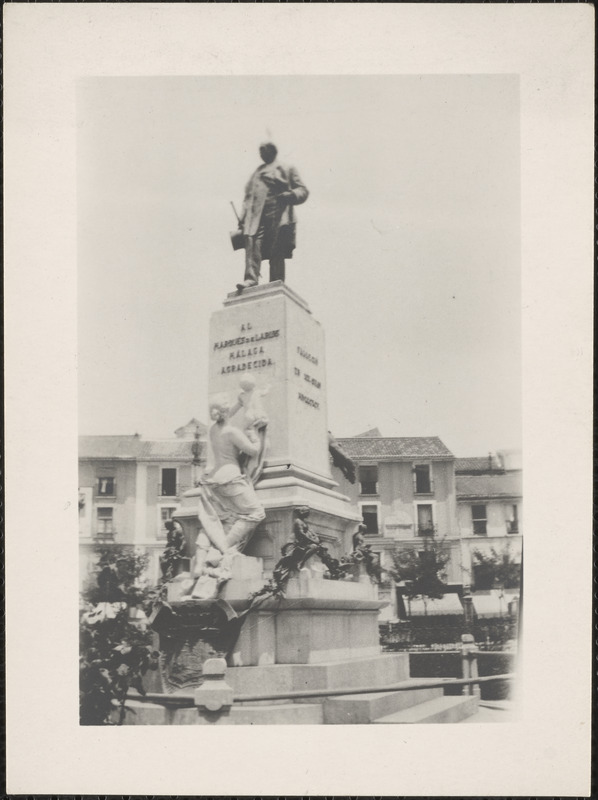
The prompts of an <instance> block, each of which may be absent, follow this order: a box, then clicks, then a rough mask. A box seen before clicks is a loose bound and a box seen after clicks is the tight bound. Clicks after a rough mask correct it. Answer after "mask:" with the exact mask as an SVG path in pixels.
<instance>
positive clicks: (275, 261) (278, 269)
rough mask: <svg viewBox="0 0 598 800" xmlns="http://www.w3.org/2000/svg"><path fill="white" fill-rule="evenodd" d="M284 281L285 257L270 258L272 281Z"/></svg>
mask: <svg viewBox="0 0 598 800" xmlns="http://www.w3.org/2000/svg"><path fill="white" fill-rule="evenodd" d="M272 281H284V258H271V259H270V283H272Z"/></svg>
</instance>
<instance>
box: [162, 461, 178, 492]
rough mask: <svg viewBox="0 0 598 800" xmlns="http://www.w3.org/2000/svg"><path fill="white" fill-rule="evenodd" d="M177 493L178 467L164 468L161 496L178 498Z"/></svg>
mask: <svg viewBox="0 0 598 800" xmlns="http://www.w3.org/2000/svg"><path fill="white" fill-rule="evenodd" d="M176 493H177V491H176V467H174V468H171V467H168V468H164V469H163V470H162V483H161V484H160V494H161V495H162V497H176Z"/></svg>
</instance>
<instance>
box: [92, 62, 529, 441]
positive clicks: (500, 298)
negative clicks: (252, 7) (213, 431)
mask: <svg viewBox="0 0 598 800" xmlns="http://www.w3.org/2000/svg"><path fill="white" fill-rule="evenodd" d="M77 126H78V154H77V192H78V373H79V431H80V433H82V434H125V433H129V434H130V433H135V432H138V433H140V434H142V435H143V436H144V437H147V438H151V437H168V436H171V435H172V434H173V432H174V430H175V429H176V428H178V427H179V426H180V425H183V424H185V423H186V422H187V421H189V419H190V418H191V417H197V418H198V419H200V420H202V421H207V372H208V323H209V317H210V314H211V313H212V312H213V311H216V310H217V309H219V308H220V307H221V305H222V301H223V300H224V299H225V297H226V294H227V293H228V292H231V291H233V290H234V286H235V284H236V282H237V281H238V280H240V279H241V277H242V274H243V269H244V260H243V256H244V254H243V252H242V251H238V252H233V250H232V248H231V246H230V240H229V231H231V230H234V228H235V227H236V221H235V218H234V213H233V210H232V208H231V206H230V201H233V202H234V203H235V205H236V207H237V209H240V207H241V201H242V197H243V188H244V185H245V183H246V181H247V179H248V177H249V175H250V174H251V172H252V171H253V170H254V169H255V167H256V166H257V165H258V164H259V156H258V146H259V143H260V142H261V141H263V140H264V139H272V140H273V141H275V142H276V144H277V146H278V149H279V158H280V160H281V161H283V162H284V163H287V164H293V165H294V166H295V167H296V168H297V170H298V172H299V174H300V175H301V178H302V179H303V181H304V183H305V184H306V185H307V187H308V189H309V191H310V196H309V198H308V200H307V202H306V203H305V204H303V205H301V206H300V207H298V208H297V210H296V216H297V223H298V230H297V249H296V251H295V253H294V256H293V259H292V260H290V261H288V262H287V283H288V284H289V286H290V287H291V288H292V289H294V290H295V291H296V292H297V293H298V294H299V295H301V296H302V297H303V298H304V299H305V300H306V301H307V302H308V304H309V306H310V308H311V311H312V313H313V315H314V317H315V318H316V319H317V320H319V321H320V322H321V323H322V325H323V328H324V331H325V336H326V364H327V392H328V414H329V420H328V424H329V428H330V429H331V430H332V431H333V433H334V434H335V435H336V436H337V437H342V436H351V435H355V434H358V433H361V432H363V431H365V430H367V429H370V428H373V427H378V428H379V429H380V431H381V432H382V434H383V435H385V436H433V435H436V436H439V437H440V438H441V439H442V441H443V442H444V443H445V444H446V445H447V447H448V448H449V449H450V450H451V451H452V452H453V453H454V454H455V455H456V456H472V455H485V454H486V453H487V452H489V451H494V450H500V449H503V448H517V447H520V445H521V319H520V318H521V299H520V297H521V293H520V271H521V264H520V262H521V256H520V177H519V176H520V144H519V134H520V131H519V86H518V78H517V76H515V75H508V74H503V75H437V76H436V75H426V76H417V75H415V76H414V75H396V76H393V75H384V76H306V77H294V76H293V77H288V76H280V77H267V76H256V77H251V76H249V77H248V76H243V77H225V76H223V77H188V78H186V77H171V78H167V77H156V78H148V77H144V78H119V77H115V78H88V79H82V80H80V81H79V85H78V92H77ZM267 272H268V267H267V263H266V262H265V263H264V265H263V273H264V274H265V275H266V276H267Z"/></svg>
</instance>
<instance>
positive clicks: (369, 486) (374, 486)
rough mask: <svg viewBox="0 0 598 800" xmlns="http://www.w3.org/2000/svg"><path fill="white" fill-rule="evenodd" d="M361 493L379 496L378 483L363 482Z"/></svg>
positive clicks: (361, 483)
mask: <svg viewBox="0 0 598 800" xmlns="http://www.w3.org/2000/svg"><path fill="white" fill-rule="evenodd" d="M359 493H360V494H365V495H376V494H378V483H377V482H376V481H361V482H360V489H359Z"/></svg>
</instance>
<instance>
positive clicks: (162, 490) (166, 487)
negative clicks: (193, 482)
mask: <svg viewBox="0 0 598 800" xmlns="http://www.w3.org/2000/svg"><path fill="white" fill-rule="evenodd" d="M187 488H188V487H187V486H181V484H179V483H176V484H162V483H159V484H158V487H157V491H158V494H159V496H160V497H178V496H179V494H180V493H181V492H182V491H185V490H186V489H187ZM171 489H174V491H171Z"/></svg>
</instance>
